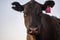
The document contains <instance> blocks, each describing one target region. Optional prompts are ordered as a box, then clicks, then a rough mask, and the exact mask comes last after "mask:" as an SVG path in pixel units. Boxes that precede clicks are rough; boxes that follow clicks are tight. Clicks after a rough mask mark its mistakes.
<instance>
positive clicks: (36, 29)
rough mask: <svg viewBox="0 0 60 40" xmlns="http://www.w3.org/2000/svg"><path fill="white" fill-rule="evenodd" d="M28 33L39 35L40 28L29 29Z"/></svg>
mask: <svg viewBox="0 0 60 40" xmlns="http://www.w3.org/2000/svg"><path fill="white" fill-rule="evenodd" d="M28 33H29V34H33V35H35V34H37V33H38V28H29V29H28Z"/></svg>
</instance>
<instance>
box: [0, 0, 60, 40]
mask: <svg viewBox="0 0 60 40" xmlns="http://www.w3.org/2000/svg"><path fill="white" fill-rule="evenodd" d="M14 1H16V2H19V3H20V4H22V5H24V4H25V3H27V2H28V1H30V0H0V40H26V35H27V34H26V28H25V25H24V18H23V15H24V14H23V12H17V11H15V10H13V9H12V8H11V7H12V5H11V3H12V2H14ZM36 1H37V2H39V3H42V4H44V2H45V1H46V0H36ZM54 1H55V6H54V7H53V8H52V9H51V13H50V14H48V15H54V16H56V17H58V18H60V0H54Z"/></svg>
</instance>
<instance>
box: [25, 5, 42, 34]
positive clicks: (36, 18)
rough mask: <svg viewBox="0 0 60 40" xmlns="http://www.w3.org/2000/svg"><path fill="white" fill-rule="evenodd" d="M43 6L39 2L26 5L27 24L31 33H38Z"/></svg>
mask: <svg viewBox="0 0 60 40" xmlns="http://www.w3.org/2000/svg"><path fill="white" fill-rule="evenodd" d="M40 10H41V7H40V6H39V5H38V4H31V5H30V4H29V5H25V6H24V19H25V25H26V27H27V29H28V30H29V33H38V30H39V27H40V21H41V18H40V14H41V11H40Z"/></svg>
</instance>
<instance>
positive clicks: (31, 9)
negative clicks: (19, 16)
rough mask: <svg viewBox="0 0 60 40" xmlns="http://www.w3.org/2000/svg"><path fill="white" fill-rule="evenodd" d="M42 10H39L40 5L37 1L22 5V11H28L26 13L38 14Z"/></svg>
mask: <svg viewBox="0 0 60 40" xmlns="http://www.w3.org/2000/svg"><path fill="white" fill-rule="evenodd" d="M40 12H42V10H41V5H39V4H38V3H34V4H31V3H28V4H26V5H25V6H24V13H28V14H33V15H34V14H38V13H40Z"/></svg>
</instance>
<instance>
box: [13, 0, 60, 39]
mask: <svg viewBox="0 0 60 40" xmlns="http://www.w3.org/2000/svg"><path fill="white" fill-rule="evenodd" d="M12 5H15V7H14V6H13V7H12V8H13V9H14V10H16V11H20V12H21V11H23V12H24V19H25V25H26V28H27V40H60V19H58V18H56V17H54V16H49V15H47V14H43V12H42V11H43V10H45V9H46V8H47V6H50V7H51V8H52V7H53V6H54V5H55V2H54V1H46V2H45V3H44V4H40V3H38V2H36V1H35V0H31V1H30V2H28V3H26V4H25V5H21V4H19V3H18V2H13V3H12Z"/></svg>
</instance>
